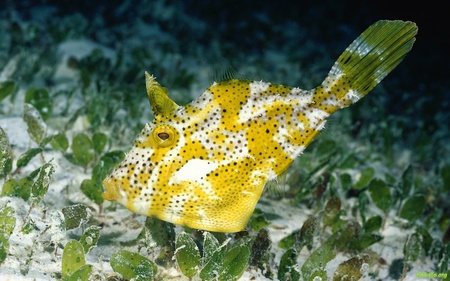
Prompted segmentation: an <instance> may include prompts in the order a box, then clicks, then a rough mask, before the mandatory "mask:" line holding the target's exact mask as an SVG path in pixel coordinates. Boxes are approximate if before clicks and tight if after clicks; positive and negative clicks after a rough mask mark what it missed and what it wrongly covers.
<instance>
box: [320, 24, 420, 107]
mask: <svg viewBox="0 0 450 281" xmlns="http://www.w3.org/2000/svg"><path fill="white" fill-rule="evenodd" d="M416 34H417V26H416V24H415V23H413V22H408V21H400V20H395V21H388V20H381V21H378V22H376V23H374V24H373V25H371V26H370V27H369V28H367V29H366V30H365V31H364V32H363V33H362V34H361V35H360V36H359V37H358V38H356V39H355V41H353V43H351V44H350V46H348V47H347V49H345V51H344V52H343V53H342V54H341V55H340V57H339V58H338V59H337V61H336V62H335V63H334V65H333V67H332V68H331V70H330V72H329V73H328V76H327V77H326V78H325V80H324V81H323V83H322V85H321V86H319V87H317V88H316V89H314V91H315V95H314V98H315V102H316V105H318V106H319V107H325V110H326V111H328V112H330V113H331V112H333V111H335V110H338V109H339V108H344V107H347V106H349V105H351V104H353V103H355V102H357V101H358V100H359V99H360V98H362V97H364V96H365V95H366V94H367V93H369V92H370V91H371V90H372V89H373V88H374V87H375V86H376V85H377V84H378V83H380V81H381V80H382V79H383V78H384V77H386V75H388V74H389V73H390V72H391V71H392V70H393V69H394V68H395V67H396V66H397V65H398V64H399V63H400V62H401V61H402V60H403V58H404V56H405V55H406V54H407V53H408V52H409V51H410V50H411V48H412V46H413V44H414V41H415V38H414V36H415V35H416Z"/></svg>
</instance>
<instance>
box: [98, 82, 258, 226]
mask: <svg viewBox="0 0 450 281" xmlns="http://www.w3.org/2000/svg"><path fill="white" fill-rule="evenodd" d="M146 76H147V92H148V94H149V99H150V104H151V107H152V109H153V112H154V113H155V119H154V120H153V121H152V122H149V123H147V124H146V125H145V127H144V128H143V130H142V131H141V132H140V134H139V135H138V137H137V138H136V140H135V143H134V145H133V147H132V148H131V150H130V151H129V152H128V153H127V154H126V157H125V159H124V160H123V161H122V163H120V164H119V165H118V166H117V167H116V168H115V169H114V171H113V172H112V173H111V175H109V176H108V177H107V178H106V179H105V180H104V181H103V183H104V185H105V187H106V191H105V192H104V194H103V197H104V198H105V199H107V200H110V201H116V202H118V203H120V204H122V205H124V206H126V207H127V208H128V209H129V210H131V211H132V212H134V213H137V214H143V215H146V216H151V217H156V218H159V219H161V220H164V221H168V222H172V223H175V224H179V225H183V226H188V227H191V228H196V229H202V230H210V231H218V232H236V231H240V230H242V229H244V228H245V226H246V224H247V222H248V220H249V218H250V216H251V214H252V212H253V210H254V208H255V205H256V202H257V201H258V199H259V197H260V196H261V192H262V189H263V187H264V183H265V181H264V179H265V178H264V177H262V176H261V175H259V174H258V173H251V172H247V173H243V171H245V170H244V168H245V167H249V166H251V167H253V166H254V165H253V164H252V165H249V161H254V160H252V159H250V158H249V157H247V155H248V153H247V147H246V143H247V140H246V139H245V135H244V133H243V132H238V131H237V132H228V131H226V130H223V128H221V127H220V126H221V120H222V117H223V116H222V110H221V109H220V107H219V106H218V105H217V103H216V101H215V100H214V98H213V97H212V96H211V95H210V93H208V92H207V91H206V92H205V93H204V94H203V95H202V96H201V97H200V98H199V99H197V101H195V102H193V103H191V104H188V105H186V106H178V105H176V104H175V103H174V102H173V101H172V100H170V99H169V97H168V94H167V91H166V90H165V89H164V88H162V87H161V86H159V84H157V82H156V81H154V78H153V77H152V76H150V75H148V74H146ZM154 83H156V84H154ZM246 175H247V176H249V175H251V176H252V179H251V184H250V185H249V184H247V183H246V180H245V179H244V178H245V176H246ZM239 176H242V179H240V178H239Z"/></svg>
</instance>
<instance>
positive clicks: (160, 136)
mask: <svg viewBox="0 0 450 281" xmlns="http://www.w3.org/2000/svg"><path fill="white" fill-rule="evenodd" d="M158 138H160V139H161V140H166V139H168V138H170V135H169V133H167V132H162V133H158Z"/></svg>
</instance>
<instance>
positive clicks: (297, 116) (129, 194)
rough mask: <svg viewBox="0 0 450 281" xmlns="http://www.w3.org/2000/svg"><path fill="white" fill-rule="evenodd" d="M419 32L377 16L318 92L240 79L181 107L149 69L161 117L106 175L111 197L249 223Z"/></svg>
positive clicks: (182, 219)
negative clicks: (271, 189) (272, 184)
mask: <svg viewBox="0 0 450 281" xmlns="http://www.w3.org/2000/svg"><path fill="white" fill-rule="evenodd" d="M416 33H417V26H416V25H415V24H414V23H412V22H403V21H379V22H377V23H375V24H374V25H372V26H370V27H369V28H368V29H367V30H366V31H364V32H363V33H362V34H361V35H360V36H359V37H358V38H357V39H356V40H355V41H354V42H353V43H352V44H351V45H350V46H349V47H348V48H347V49H346V50H345V51H344V53H343V54H342V55H341V56H340V57H339V58H338V60H337V61H336V63H335V64H334V66H333V67H332V68H331V70H330V72H329V74H328V76H327V77H326V78H325V80H324V82H323V83H322V84H321V85H320V86H318V87H316V88H314V89H312V90H302V89H300V88H297V87H288V86H284V85H277V84H271V83H267V82H262V81H246V80H237V79H232V80H227V81H221V82H216V83H213V84H212V85H211V86H210V87H209V88H208V89H206V91H205V92H204V93H203V94H202V95H201V96H200V97H198V98H197V99H196V100H194V101H193V102H191V103H190V104H188V105H185V106H179V105H177V104H176V103H175V102H173V101H172V100H171V99H170V98H169V96H168V91H167V90H166V89H165V88H163V87H161V85H159V84H158V82H156V80H155V78H154V77H153V76H151V75H149V74H148V73H146V86H147V93H148V97H149V100H150V104H151V107H152V110H153V112H154V113H155V119H154V120H153V121H152V122H149V123H147V124H146V125H145V127H144V129H143V130H142V131H141V133H140V134H139V136H138V137H137V139H136V141H135V143H134V146H133V147H132V149H131V150H130V152H129V153H127V155H126V157H125V159H124V160H123V162H122V163H121V164H119V165H118V167H116V168H115V170H114V171H113V172H112V174H111V175H110V176H108V177H107V178H106V179H105V180H104V185H105V186H106V191H105V193H104V194H103V196H104V198H105V199H107V200H111V201H116V202H118V203H120V204H123V205H125V206H126V207H127V208H128V209H130V210H131V211H133V212H135V213H138V214H143V215H147V216H153V217H157V218H159V219H161V220H165V221H168V222H172V223H175V224H179V225H184V226H189V227H191V228H196V229H202V230H209V231H216V232H236V231H240V230H242V229H244V228H245V226H246V224H247V222H248V220H249V218H250V216H251V214H252V212H253V210H254V208H255V206H256V203H257V202H258V200H259V198H260V196H261V194H262V191H263V189H264V186H265V184H266V183H267V182H268V181H270V180H273V179H275V178H276V177H277V176H278V175H280V174H281V173H283V172H284V171H286V169H287V168H288V167H289V165H290V164H291V163H292V162H293V161H294V159H295V158H296V157H297V156H299V155H300V154H301V153H302V151H303V150H304V149H305V148H306V147H307V145H308V144H309V143H310V142H311V141H312V140H313V138H314V137H315V136H316V135H317V134H318V133H319V132H320V130H321V129H322V128H323V127H324V125H325V122H326V119H327V117H329V116H330V115H331V114H333V113H334V112H336V111H337V110H339V109H341V108H345V107H347V106H349V105H351V104H353V103H355V102H357V101H358V100H359V99H360V98H362V97H364V96H365V95H366V94H367V93H368V92H369V91H370V90H372V88H373V87H375V86H376V85H377V84H378V83H379V82H380V81H381V80H382V79H383V78H384V77H385V76H386V75H387V74H388V73H389V72H390V71H392V70H393V69H394V68H395V67H396V66H397V65H398V64H399V63H400V61H401V60H402V59H403V57H404V56H405V55H406V53H408V52H409V50H410V49H411V48H412V45H413V42H414V40H415V39H414V36H415V35H416Z"/></svg>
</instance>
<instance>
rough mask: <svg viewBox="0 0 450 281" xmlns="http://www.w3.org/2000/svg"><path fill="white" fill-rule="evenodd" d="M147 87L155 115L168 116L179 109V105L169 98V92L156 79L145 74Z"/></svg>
mask: <svg viewBox="0 0 450 281" xmlns="http://www.w3.org/2000/svg"><path fill="white" fill-rule="evenodd" d="M145 85H146V88H147V95H148V99H149V101H150V106H151V107H152V110H153V114H155V116H156V115H163V116H164V115H167V114H169V113H171V112H173V111H174V110H175V109H177V108H178V105H177V104H176V103H175V102H174V101H173V100H171V99H170V98H169V91H168V90H167V88H165V87H162V86H161V85H160V84H159V83H158V82H156V77H154V76H153V75H150V74H148V72H147V71H146V72H145Z"/></svg>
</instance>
